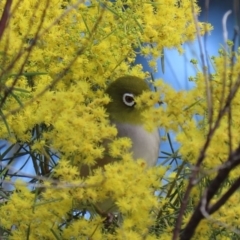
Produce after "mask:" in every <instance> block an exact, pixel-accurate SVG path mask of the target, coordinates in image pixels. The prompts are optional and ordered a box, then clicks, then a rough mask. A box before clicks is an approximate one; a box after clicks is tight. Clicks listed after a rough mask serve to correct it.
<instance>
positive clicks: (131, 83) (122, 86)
mask: <svg viewBox="0 0 240 240" xmlns="http://www.w3.org/2000/svg"><path fill="white" fill-rule="evenodd" d="M144 91H150V89H149V87H148V85H147V83H146V82H145V81H144V80H142V79H141V78H138V77H134V76H125V77H120V78H118V79H117V80H116V81H114V82H112V83H111V84H110V85H109V87H108V88H107V90H106V93H107V94H108V95H109V96H110V98H111V102H110V103H109V104H108V105H107V106H106V109H107V112H108V113H109V116H110V119H111V120H112V121H114V122H119V123H130V124H134V125H140V124H142V123H143V120H142V117H141V112H142V111H143V109H142V108H137V107H136V105H133V106H127V105H126V104H125V103H124V101H123V95H124V94H125V93H129V94H133V95H134V97H138V96H140V95H141V94H142V93H143V92H144Z"/></svg>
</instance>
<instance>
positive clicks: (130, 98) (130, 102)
mask: <svg viewBox="0 0 240 240" xmlns="http://www.w3.org/2000/svg"><path fill="white" fill-rule="evenodd" d="M123 102H124V103H125V104H126V105H127V106H128V107H132V106H134V105H135V104H136V103H135V100H134V95H133V94H132V93H124V94H123Z"/></svg>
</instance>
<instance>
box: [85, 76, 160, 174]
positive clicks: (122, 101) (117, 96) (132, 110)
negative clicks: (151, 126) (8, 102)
mask: <svg viewBox="0 0 240 240" xmlns="http://www.w3.org/2000/svg"><path fill="white" fill-rule="evenodd" d="M144 91H150V88H149V87H148V85H147V83H146V82H145V81H144V80H142V79H141V78H138V77H134V76H124V77H120V78H118V79H117V80H115V81H114V82H112V83H111V84H110V85H109V86H108V88H107V90H106V93H107V94H108V95H109V97H110V99H111V101H110V103H109V104H108V105H107V106H106V110H107V113H108V114H109V118H110V121H111V124H113V125H115V126H116V128H117V131H118V134H117V136H118V137H128V138H130V139H131V141H132V148H131V151H132V153H133V158H134V159H138V158H141V159H144V160H145V161H146V163H147V165H148V166H154V165H155V164H156V162H157V159H158V153H159V144H160V137H159V132H158V129H155V130H154V131H152V132H148V131H147V130H145V129H144V119H143V117H142V111H143V109H144V110H146V108H137V106H136V101H135V98H136V97H138V96H140V95H141V94H142V93H143V92H144ZM105 145H106V144H105ZM106 148H107V147H106ZM112 161H114V159H112V158H111V157H109V155H108V154H107V155H106V156H105V157H104V158H103V159H99V160H98V161H97V164H96V166H94V167H93V168H92V169H95V168H96V167H99V166H101V167H102V166H104V165H105V164H107V163H110V162H112ZM88 175H89V167H88V166H82V168H81V176H84V177H86V176H88Z"/></svg>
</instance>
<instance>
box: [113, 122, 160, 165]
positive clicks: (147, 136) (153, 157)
mask: <svg viewBox="0 0 240 240" xmlns="http://www.w3.org/2000/svg"><path fill="white" fill-rule="evenodd" d="M114 124H115V125H116V127H117V130H118V136H119V137H129V138H130V139H131V140H132V149H131V150H132V152H133V158H134V159H138V158H142V159H144V160H145V161H146V162H147V164H148V166H150V167H151V166H154V165H155V164H156V162H157V159H158V154H159V144H160V136H159V132H158V129H155V130H154V131H153V132H149V131H147V130H145V129H144V127H143V126H141V125H132V124H127V123H114Z"/></svg>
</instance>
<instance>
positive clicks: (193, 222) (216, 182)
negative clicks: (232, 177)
mask: <svg viewBox="0 0 240 240" xmlns="http://www.w3.org/2000/svg"><path fill="white" fill-rule="evenodd" d="M238 165H240V146H238V148H237V149H236V150H235V151H234V152H233V153H231V154H230V155H229V157H228V160H227V162H226V165H225V167H224V168H221V169H220V170H219V171H218V174H217V176H216V177H215V178H214V179H213V180H212V182H211V183H210V185H209V187H208V188H207V189H206V191H205V194H203V196H202V198H201V200H200V201H199V203H198V206H197V207H196V209H195V211H194V213H193V215H192V217H191V219H190V220H189V222H188V224H187V226H186V227H185V228H184V230H183V232H182V234H181V236H180V239H181V240H188V239H191V237H192V236H193V234H194V232H195V230H196V228H197V226H198V224H199V223H200V221H201V220H202V219H203V218H204V213H203V209H202V208H203V203H204V206H205V209H204V211H206V212H207V214H212V213H214V212H215V211H216V210H217V209H219V208H220V207H221V206H222V205H223V204H224V203H225V202H226V201H227V199H228V198H229V197H230V196H231V195H232V194H233V193H234V192H235V191H236V189H237V188H238V186H239V183H240V178H238V179H237V180H236V181H235V183H234V184H233V185H232V187H231V188H230V189H229V190H228V191H227V192H226V193H225V194H224V195H223V196H222V198H220V200H219V201H218V202H217V203H216V204H215V205H213V206H212V207H210V208H209V203H210V201H211V199H212V198H213V197H214V195H215V194H216V193H217V191H218V190H219V188H220V187H221V185H222V184H223V182H224V181H225V180H226V179H227V177H228V175H229V173H230V172H231V171H232V170H233V169H234V168H235V167H237V166H238Z"/></svg>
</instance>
